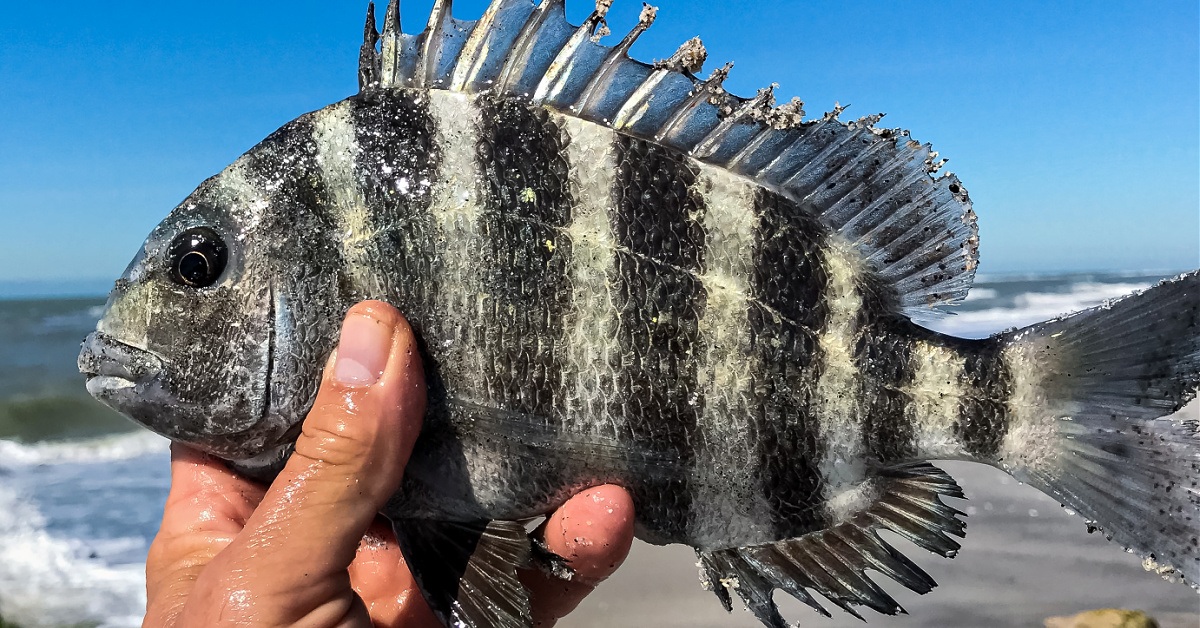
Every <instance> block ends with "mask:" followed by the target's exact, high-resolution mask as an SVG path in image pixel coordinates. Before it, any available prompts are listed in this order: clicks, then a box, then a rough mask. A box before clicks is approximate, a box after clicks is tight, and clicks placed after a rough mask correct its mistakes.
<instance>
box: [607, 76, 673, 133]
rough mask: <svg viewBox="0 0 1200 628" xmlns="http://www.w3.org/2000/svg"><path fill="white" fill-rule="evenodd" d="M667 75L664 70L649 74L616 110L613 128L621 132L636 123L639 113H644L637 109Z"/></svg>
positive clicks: (639, 116)
mask: <svg viewBox="0 0 1200 628" xmlns="http://www.w3.org/2000/svg"><path fill="white" fill-rule="evenodd" d="M668 74H669V71H668V70H665V69H661V70H655V71H653V72H651V73H650V76H647V77H646V79H645V80H644V81H642V83H641V84H640V85H638V86H637V88H635V89H634V90H633V91H632V92H630V94H629V97H628V98H626V99H625V102H624V103H622V104H621V107H620V108H619V109H617V114H616V115H615V116H613V122H612V125H613V128H614V129H617V130H621V129H624V128H626V127H629V126H632V125H633V124H634V123H636V122H637V121H638V120H639V119H640V118H641V112H644V110H641V112H639V107H640V106H641V105H642V103H644V102H646V101H647V100H648V99H649V97H650V94H651V93H653V92H654V88H655V87H657V86H658V84H659V83H661V82H662V80H663V79H664V78H666V77H667V75H668Z"/></svg>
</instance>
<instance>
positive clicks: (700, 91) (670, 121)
mask: <svg viewBox="0 0 1200 628" xmlns="http://www.w3.org/2000/svg"><path fill="white" fill-rule="evenodd" d="M732 68H733V63H726V64H725V65H723V66H721V67H719V68H717V69H716V70H713V73H712V76H709V77H708V80H707V81H704V82H703V83H700V84H699V85H697V86H696V87H695V89H694V90H693V92H692V95H691V96H689V97H688V98H687V99H685V100H684V101H683V102H682V103H681V104H680V105H679V106H678V107H676V109H675V111H673V112H672V113H671V116H670V117H669V118H667V123H666V124H664V125H663V126H662V128H661V129H659V131H658V133H655V134H654V141H656V142H659V143H665V140H666V139H667V138H668V137H670V136H671V132H672V131H674V130H675V128H676V127H678V126H679V124H680V123H681V122H683V120H684V119H686V118H687V117H688V116H689V115H690V114H691V113H692V110H694V109H695V108H696V106H697V105H699V104H700V103H702V102H704V101H705V100H708V98H709V97H710V96H712V95H713V94H715V93H716V92H717V90H720V89H722V88H721V85H722V84H723V83H724V82H725V78H726V77H728V76H729V70H731V69H732Z"/></svg>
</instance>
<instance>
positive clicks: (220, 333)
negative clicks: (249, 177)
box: [78, 151, 294, 460]
mask: <svg viewBox="0 0 1200 628" xmlns="http://www.w3.org/2000/svg"><path fill="white" fill-rule="evenodd" d="M252 153H253V151H252ZM248 155H249V153H248ZM245 160H246V156H243V158H242V159H240V160H239V161H238V162H235V163H234V164H233V165H231V166H229V167H228V168H227V169H226V170H225V171H224V172H222V173H221V174H219V175H217V176H215V177H212V178H211V179H209V180H208V181H205V182H204V183H203V184H201V186H200V187H199V188H197V189H196V190H195V191H194V192H193V193H192V194H191V195H189V196H188V198H187V199H185V200H184V202H183V203H181V204H180V205H179V206H178V207H176V208H175V209H174V210H173V211H171V213H170V214H169V215H168V216H167V218H166V219H165V220H163V221H162V222H161V223H159V224H158V226H156V227H155V228H154V230H153V231H152V232H151V233H150V235H149V237H147V238H146V241H145V243H144V244H143V245H142V248H141V250H140V251H139V252H138V253H137V255H136V256H135V257H134V259H133V261H132V262H131V263H130V264H129V266H128V268H127V269H126V270H125V272H124V274H123V275H122V276H121V278H120V279H118V280H117V281H116V284H115V287H114V289H113V290H112V292H111V293H110V294H109V297H108V303H107V306H106V309H105V312H104V315H103V317H102V318H101V319H100V321H99V323H98V324H97V327H96V331H95V332H93V333H92V334H91V335H89V336H88V337H87V339H86V340H85V341H84V343H83V346H82V350H81V352H80V355H79V359H78V365H79V369H80V371H81V372H82V373H84V374H85V375H86V376H87V389H88V392H89V393H91V394H92V396H94V397H95V398H96V399H98V400H100V401H101V402H103V403H104V404H106V405H108V406H109V407H111V408H113V409H115V410H117V411H118V412H120V413H122V414H124V415H125V416H127V417H129V418H131V419H133V420H134V421H136V422H138V423H140V424H142V425H144V426H146V427H147V428H149V429H151V430H152V431H154V432H157V433H159V434H161V435H163V436H166V437H168V438H170V439H172V440H174V441H177V442H182V443H185V444H188V445H190V446H193V447H195V448H198V449H200V450H202V451H206V452H208V453H211V454H213V455H216V456H218V457H221V458H224V459H227V460H244V459H249V458H253V457H255V456H258V455H260V454H262V453H263V452H264V451H268V450H270V449H271V448H272V447H277V446H278V445H279V443H280V442H281V441H282V440H285V434H286V433H287V432H288V431H289V430H290V429H291V428H292V427H294V426H293V425H292V424H291V423H294V421H290V422H289V421H282V420H280V418H279V417H278V416H276V415H275V414H274V413H272V412H271V403H270V388H271V371H272V366H273V362H274V358H273V354H274V351H275V336H276V320H277V318H278V312H277V310H276V291H275V288H274V284H275V280H274V276H273V274H272V268H274V267H277V266H278V264H276V263H273V262H272V253H271V251H270V250H269V249H270V245H269V244H268V241H269V240H270V237H269V235H270V234H268V233H265V229H266V225H265V224H264V221H263V217H264V215H265V214H266V213H267V205H269V202H268V201H267V200H266V199H264V198H262V197H261V195H262V193H261V192H255V189H259V190H261V187H257V188H256V187H255V186H249V185H246V182H245V176H246V172H245V163H244V162H245ZM239 181H240V183H239Z"/></svg>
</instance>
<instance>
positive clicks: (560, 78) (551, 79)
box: [533, 2, 608, 102]
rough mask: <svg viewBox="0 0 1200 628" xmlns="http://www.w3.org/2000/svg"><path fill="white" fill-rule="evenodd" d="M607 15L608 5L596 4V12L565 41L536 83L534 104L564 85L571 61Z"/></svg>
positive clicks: (551, 95) (544, 99)
mask: <svg viewBox="0 0 1200 628" xmlns="http://www.w3.org/2000/svg"><path fill="white" fill-rule="evenodd" d="M607 13H608V5H607V4H603V3H600V2H597V3H596V10H595V11H592V14H591V15H589V16H588V17H587V19H586V20H584V21H583V24H580V25H579V27H578V28H576V29H575V32H574V33H572V34H571V38H570V39H568V40H567V43H566V45H565V46H563V47H562V48H560V49H559V51H558V55H556V56H555V57H554V61H552V62H551V63H550V69H549V70H548V71H547V72H546V74H545V75H543V76H542V80H541V81H540V82H538V85H537V88H536V89H535V90H534V92H533V101H534V102H545V101H547V100H551V99H553V98H554V96H556V95H557V94H558V92H559V90H561V89H562V88H563V87H565V85H566V81H567V79H568V77H570V76H571V70H572V69H573V63H572V59H573V58H574V56H575V54H576V53H577V52H579V50H580V49H581V48H582V47H584V46H586V45H587V43H588V40H590V39H591V38H592V36H593V35H594V34H595V33H596V29H597V28H598V27H599V26H600V25H601V24H603V23H604V16H605V14H607Z"/></svg>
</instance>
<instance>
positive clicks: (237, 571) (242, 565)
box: [189, 301, 425, 622]
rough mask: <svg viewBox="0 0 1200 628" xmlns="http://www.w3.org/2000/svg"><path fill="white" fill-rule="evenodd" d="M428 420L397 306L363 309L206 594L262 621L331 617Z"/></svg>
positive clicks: (347, 326)
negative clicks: (247, 606)
mask: <svg viewBox="0 0 1200 628" xmlns="http://www.w3.org/2000/svg"><path fill="white" fill-rule="evenodd" d="M424 412H425V380H424V375H423V371H422V367H421V359H420V356H419V355H418V353H417V348H416V341H415V339H414V337H413V334H412V329H411V328H410V327H409V326H408V323H407V321H405V320H404V318H403V317H402V316H401V315H400V313H399V312H397V311H396V309H395V308H393V307H391V306H390V305H387V304H386V303H381V302H378V301H365V302H363V303H359V304H357V305H355V306H354V307H352V308H351V309H350V311H349V312H348V313H347V314H346V318H345V321H344V323H343V325H342V331H341V336H340V339H339V342H338V348H337V350H336V351H335V352H334V354H333V356H331V357H330V360H329V362H328V364H327V365H326V368H325V372H324V375H323V378H322V381H321V388H320V390H319V391H318V393H317V398H316V401H315V402H314V404H313V408H312V410H311V411H310V412H309V414H308V417H307V418H306V419H305V420H304V425H303V432H302V433H301V435H300V437H299V439H298V440H297V441H296V450H295V452H294V453H293V454H292V456H291V458H289V459H288V462H287V465H286V466H285V467H284V470H283V471H282V472H281V473H280V474H279V476H278V477H277V478H276V479H275V481H274V482H273V483H272V484H271V487H270V488H269V489H268V490H267V493H266V495H265V496H264V497H263V501H262V503H261V504H260V505H259V507H258V508H257V509H256V510H255V511H254V514H253V515H252V516H251V517H250V519H249V520H247V522H246V527H245V529H244V530H243V532H242V534H240V535H238V537H237V539H235V541H234V542H233V543H231V544H230V545H229V546H228V547H227V548H226V549H225V550H224V551H222V552H221V554H220V555H219V556H218V557H217V558H216V559H214V561H213V562H212V563H211V564H210V565H209V568H208V569H206V570H205V572H204V574H203V575H202V576H201V580H202V581H203V580H207V581H208V582H203V583H202V582H197V589H198V590H200V589H208V590H209V591H208V592H209V594H210V595H211V594H215V595H216V596H217V597H226V595H227V594H228V595H229V596H242V597H245V595H246V594H250V598H251V599H256V600H257V604H256V607H257V610H256V616H257V617H262V616H263V615H262V614H261V613H262V611H265V610H267V609H265V608H264V604H265V605H268V606H275V607H276V608H275V609H274V611H275V612H268V614H269V615H274V616H275V617H276V618H278V619H280V620H282V621H285V622H286V621H297V620H299V619H300V618H304V617H308V618H309V619H312V618H313V614H314V613H315V614H317V615H324V614H325V612H326V611H325V610H324V609H321V608H317V606H320V605H321V604H323V603H324V602H325V601H328V600H330V599H331V598H338V599H345V597H346V595H347V594H349V591H350V581H349V575H348V573H347V567H348V566H349V565H350V563H351V562H352V561H353V560H354V556H355V552H356V550H357V548H358V545H359V542H360V541H361V539H362V537H363V534H364V533H365V532H366V530H367V528H368V527H369V526H370V524H371V522H372V521H373V520H374V518H375V515H376V513H377V512H378V511H379V509H380V508H381V507H382V506H383V505H384V503H385V502H386V501H387V499H388V498H389V497H390V496H391V495H392V493H394V492H395V491H396V489H397V488H398V487H399V485H400V480H401V478H402V476H403V473H404V466H405V464H407V462H408V458H409V454H410V453H411V452H412V447H413V443H414V442H415V441H416V439H417V435H418V433H419V432H420V428H421V419H422V417H423V415H424ZM202 584H203V585H205V586H201V585H202ZM206 597H207V596H206ZM189 605H190V602H189ZM302 607H303V608H302ZM225 608H226V611H228V610H229V604H226V605H225ZM343 610H344V609H343ZM224 618H228V616H227V615H226V616H225V617H224Z"/></svg>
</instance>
